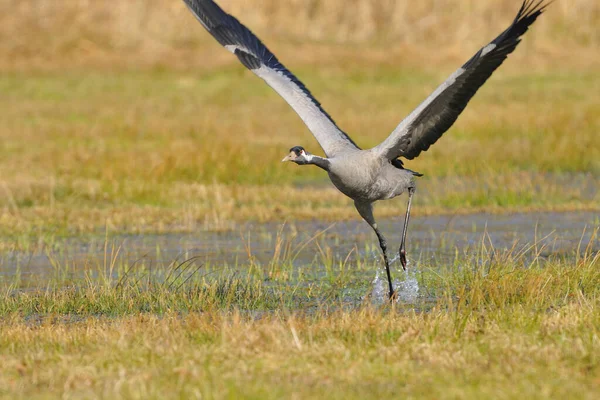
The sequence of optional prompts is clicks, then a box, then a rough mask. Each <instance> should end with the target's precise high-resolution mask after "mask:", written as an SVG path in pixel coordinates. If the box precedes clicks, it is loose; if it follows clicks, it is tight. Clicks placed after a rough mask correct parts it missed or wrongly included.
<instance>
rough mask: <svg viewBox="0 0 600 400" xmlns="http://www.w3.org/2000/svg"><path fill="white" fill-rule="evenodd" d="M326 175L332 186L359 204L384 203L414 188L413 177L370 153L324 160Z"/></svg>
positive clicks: (350, 153)
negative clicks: (326, 167) (383, 201)
mask: <svg viewBox="0 0 600 400" xmlns="http://www.w3.org/2000/svg"><path fill="white" fill-rule="evenodd" d="M328 160H329V168H328V169H327V173H328V174H329V178H330V179H331V182H332V183H333V185H334V186H335V187H336V188H337V189H338V190H339V191H340V192H342V193H344V194H345V195H346V196H348V197H350V198H351V199H353V200H356V201H361V202H375V201H377V200H388V199H392V198H394V197H396V196H399V195H401V194H402V193H404V192H405V191H406V190H407V189H408V188H409V187H414V186H415V180H414V178H415V173H414V172H412V171H410V170H408V169H403V168H398V167H396V166H394V165H392V163H391V162H390V160H387V159H386V158H384V157H381V156H380V155H378V154H377V153H376V152H375V151H373V150H372V149H369V150H356V151H351V152H348V153H344V154H341V155H338V156H335V157H331V158H328Z"/></svg>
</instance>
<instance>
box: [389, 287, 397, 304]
mask: <svg viewBox="0 0 600 400" xmlns="http://www.w3.org/2000/svg"><path fill="white" fill-rule="evenodd" d="M396 301H398V292H397V291H395V290H394V291H393V292H390V303H392V304H394V303H395V302H396Z"/></svg>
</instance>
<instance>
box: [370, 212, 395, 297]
mask: <svg viewBox="0 0 600 400" xmlns="http://www.w3.org/2000/svg"><path fill="white" fill-rule="evenodd" d="M371 227H372V228H373V230H374V231H375V234H376V235H377V239H379V247H381V252H382V253H383V261H384V262H385V273H386V274H387V279H388V285H389V289H390V299H391V298H393V297H394V285H393V284H392V274H391V272H390V260H389V257H388V255H387V241H386V240H385V237H384V236H383V235H382V234H381V232H380V231H379V229H377V224H373V225H371Z"/></svg>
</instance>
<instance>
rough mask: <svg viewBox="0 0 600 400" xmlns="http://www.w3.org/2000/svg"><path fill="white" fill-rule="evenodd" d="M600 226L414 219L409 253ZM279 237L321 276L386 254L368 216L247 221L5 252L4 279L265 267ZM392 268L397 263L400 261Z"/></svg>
mask: <svg viewBox="0 0 600 400" xmlns="http://www.w3.org/2000/svg"><path fill="white" fill-rule="evenodd" d="M402 223H403V219H402V218H399V219H388V220H381V221H379V225H380V228H381V230H382V232H384V234H385V235H386V237H387V239H388V244H389V246H390V251H391V252H392V254H391V255H390V256H391V257H392V258H393V259H397V256H396V257H394V256H395V254H396V252H397V249H398V246H399V244H400V235H401V230H402ZM598 226H600V216H599V215H597V213H594V212H567V213H555V212H544V213H525V214H507V215H490V214H470V215H457V216H427V217H413V218H411V221H410V226H409V234H408V242H407V252H408V258H409V262H410V263H411V265H412V266H418V265H419V264H427V265H428V266H434V267H435V265H440V264H447V263H453V262H454V261H455V259H456V258H457V257H465V256H469V255H470V254H474V253H476V252H477V250H478V249H480V247H481V244H482V243H485V245H486V247H487V248H490V247H493V248H495V249H497V250H503V249H511V248H516V249H517V250H518V249H522V248H525V247H527V246H529V245H531V244H533V243H537V247H538V248H541V249H542V250H541V252H540V253H541V255H542V256H552V255H566V256H568V255H569V254H571V255H572V254H575V251H576V250H577V248H578V247H581V249H585V247H586V246H587V244H588V243H589V242H590V239H591V235H592V233H593V230H594V229H595V228H597V227H598ZM315 236H317V237H316V238H315ZM311 238H314V239H313V240H311ZM278 243H279V248H280V249H282V251H283V250H285V249H287V251H288V254H289V255H293V264H294V266H295V267H298V268H311V269H313V271H312V272H313V273H314V275H315V276H317V277H318V276H319V274H320V272H321V271H319V268H325V267H324V266H323V265H324V264H325V261H324V260H325V259H326V258H329V259H331V258H333V259H337V260H345V259H346V258H348V259H350V260H351V259H354V258H356V257H363V258H364V257H367V258H368V259H369V258H372V259H373V260H374V261H376V260H379V259H380V254H379V248H378V246H377V242H376V238H375V235H374V234H373V232H372V231H371V229H370V227H369V226H368V225H367V224H366V223H365V222H364V221H362V220H355V221H343V222H337V223H333V224H331V223H324V222H319V221H302V222H296V223H293V224H285V225H282V224H276V223H269V224H243V225H240V227H239V229H238V230H237V231H234V232H198V233H194V234H191V233H189V234H164V235H128V236H113V237H111V238H109V240H108V241H107V240H106V239H105V238H104V237H96V238H92V239H87V240H86V241H82V240H81V239H75V238H74V239H66V240H64V241H62V242H60V243H58V244H55V245H54V246H53V248H52V249H46V250H45V251H41V252H38V253H23V252H8V253H4V254H2V255H0V279H1V280H4V281H8V282H10V281H11V280H13V279H14V277H15V276H16V275H17V274H18V275H19V278H20V280H21V282H28V281H32V282H33V281H37V282H39V281H40V280H42V281H43V279H44V278H46V277H47V278H50V277H52V276H55V274H56V271H57V269H62V270H68V271H69V273H71V274H76V273H77V271H84V270H86V269H90V268H96V269H99V268H100V269H101V268H109V266H110V264H111V263H113V260H114V262H115V263H120V264H121V265H127V264H132V263H134V262H136V261H138V262H139V260H143V261H144V263H145V264H146V265H150V266H151V267H152V268H155V269H158V270H160V269H161V268H162V269H166V268H167V267H168V266H169V265H170V264H171V263H172V262H173V260H176V259H177V260H185V259H189V258H191V257H197V260H196V262H197V263H202V264H204V265H212V266H218V265H228V266H232V267H235V266H244V265H248V264H249V263H251V262H253V263H255V264H256V263H258V264H262V265H265V264H268V263H269V262H271V261H273V260H274V257H275V255H276V253H277V248H278ZM594 250H598V249H594ZM286 257H287V258H288V259H289V257H288V256H281V258H280V259H283V258H286ZM394 269H395V270H397V269H399V263H398V262H396V263H395V265H394ZM395 275H397V276H398V277H399V279H398V280H397V281H396V286H397V287H398V288H399V289H400V290H399V295H400V296H399V297H400V300H401V301H403V302H411V301H414V299H416V297H417V296H418V294H419V287H418V284H417V280H416V277H415V275H414V272H413V273H412V275H411V274H410V273H408V274H399V273H398V272H395ZM372 276H374V280H373V289H372V296H373V298H374V299H379V298H384V297H385V293H387V282H386V280H385V272H384V270H377V271H373V272H372ZM26 285H27V284H26V283H25V286H26Z"/></svg>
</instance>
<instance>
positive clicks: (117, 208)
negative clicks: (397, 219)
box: [0, 0, 600, 248]
mask: <svg viewBox="0 0 600 400" xmlns="http://www.w3.org/2000/svg"><path fill="white" fill-rule="evenodd" d="M518 3H519V2H518V1H516V2H515V1H508V0H506V1H503V2H491V1H483V2H477V4H476V5H475V4H472V3H471V2H468V1H436V2H423V3H422V4H421V5H419V6H418V7H417V6H414V7H413V6H411V7H408V3H407V2H406V1H403V0H396V1H381V2H377V3H370V2H368V4H367V3H364V4H362V3H361V7H364V10H361V12H359V13H355V14H353V13H349V12H347V10H346V8H347V7H343V6H342V3H340V2H337V1H331V2H329V1H328V2H321V1H314V2H311V5H310V7H308V5H307V4H305V3H302V2H292V3H290V4H289V6H286V7H281V6H280V5H278V4H279V2H274V1H267V0H265V1H263V2H260V3H258V4H257V5H256V6H254V5H253V6H252V7H250V6H248V4H246V3H245V2H243V1H237V0H231V1H224V2H223V6H224V7H225V8H226V9H228V10H230V11H232V12H234V13H238V14H241V15H244V17H245V20H247V23H248V24H249V25H250V26H251V27H252V28H253V29H255V30H256V31H257V33H258V34H259V35H260V36H261V37H263V38H264V39H265V41H266V42H267V43H269V44H270V45H271V47H272V49H273V50H274V51H275V52H276V53H277V54H279V55H280V58H281V59H282V60H283V61H284V62H285V63H286V64H287V65H288V66H289V67H290V68H291V69H292V70H293V71H294V72H296V74H297V75H298V76H300V78H301V79H302V80H303V81H304V82H305V83H306V84H307V85H308V86H309V87H310V88H311V90H312V91H313V92H314V93H315V95H316V96H317V98H318V99H319V100H320V101H321V102H322V103H323V104H324V106H325V108H326V109H327V110H328V111H329V112H330V114H332V115H333V116H334V118H335V119H336V121H337V122H338V123H339V125H340V126H341V127H342V129H344V130H346V131H347V132H348V133H350V134H351V135H352V137H353V138H354V139H355V140H356V141H357V142H358V143H359V145H361V146H362V147H370V146H373V145H376V144H378V143H379V142H380V141H381V140H383V139H384V138H385V137H386V136H387V135H388V134H389V133H390V132H391V131H392V130H393V128H394V127H395V126H396V125H397V124H398V123H399V122H400V121H401V119H402V118H403V117H404V116H406V115H407V114H408V113H409V112H410V111H411V110H412V109H413V108H414V107H415V106H416V105H418V104H419V103H420V102H421V101H422V100H423V99H424V98H425V97H426V96H427V95H428V94H429V93H431V91H432V90H433V89H434V88H435V87H436V86H437V85H438V84H439V83H440V82H442V81H443V80H444V79H445V78H446V77H447V76H448V75H449V74H450V73H451V72H452V71H454V69H455V68H456V67H457V66H458V65H460V64H461V63H462V62H464V61H465V60H466V59H467V58H469V57H470V56H471V55H472V54H473V53H474V52H475V50H476V49H478V48H479V47H480V46H481V45H483V44H485V43H487V41H488V40H489V39H491V38H492V37H494V36H495V35H496V34H497V32H499V31H500V30H501V29H503V28H504V27H505V25H506V24H507V23H508V22H509V21H510V20H511V18H512V16H513V15H514V12H515V10H516V8H517V7H518ZM344 4H345V3H344ZM411 4H412V3H411ZM2 10H4V12H0V39H1V40H0V43H1V45H0V55H1V56H2V57H0V59H2V62H0V71H2V73H1V74H0V93H2V95H1V96H0V109H1V110H2V113H1V117H2V124H1V125H0V151H1V155H2V156H1V157H0V237H1V238H3V240H2V241H0V247H2V248H15V247H22V246H23V244H27V243H30V242H31V241H34V242H39V241H40V238H41V241H42V242H44V241H47V240H52V238H53V237H56V236H71V235H80V234H87V233H95V232H104V231H105V230H106V229H109V230H110V231H111V232H122V233H127V232H169V231H196V230H199V229H213V230H221V229H231V227H232V226H234V225H235V224H236V223H237V222H239V221H246V220H256V221H269V220H277V221H284V220H294V219H307V218H319V219H323V218H325V219H329V220H333V219H340V218H356V217H357V215H356V213H355V211H354V209H353V207H352V206H351V203H350V201H349V200H348V199H346V198H345V197H344V196H342V195H341V194H339V193H337V192H336V190H335V189H333V188H332V186H331V185H330V184H329V183H328V181H327V177H326V176H325V174H323V173H322V171H320V170H318V169H316V168H310V167H308V168H307V167H305V168H301V169H300V168H297V167H296V166H294V165H289V164H286V165H282V164H281V163H279V160H280V159H281V158H282V156H283V155H284V154H285V153H286V152H287V150H288V149H289V148H290V147H292V146H293V145H303V146H304V147H306V148H307V149H308V150H309V151H312V152H314V153H317V154H320V153H321V152H320V148H319V147H318V145H317V143H316V141H315V140H314V138H313V137H312V135H311V134H310V133H309V132H308V130H307V129H306V128H305V126H304V125H303V124H302V123H301V121H300V119H299V118H298V117H297V116H296V115H295V114H294V113H293V111H291V110H290V109H289V107H288V106H287V104H286V103H285V102H284V101H283V100H282V99H280V98H279V97H278V96H277V94H275V93H274V92H273V91H272V90H271V89H270V88H268V87H267V86H266V85H265V84H264V83H263V82H262V81H261V80H259V79H257V78H256V77H255V76H253V75H252V74H251V73H250V72H248V71H246V70H245V69H244V68H243V67H242V66H240V65H239V64H238V62H237V61H236V60H235V58H234V57H231V55H230V54H228V53H227V52H226V51H224V50H223V49H222V48H220V46H219V45H218V44H216V43H215V42H214V40H212V38H210V37H209V35H208V34H207V33H206V32H204V30H203V29H202V27H201V26H199V24H197V22H196V21H195V20H194V19H193V17H191V16H190V15H189V12H188V11H187V10H186V9H185V7H184V6H183V4H182V2H181V1H167V2H163V1H151V2H147V1H136V0H131V1H127V2H121V3H119V5H118V6H116V7H113V5H112V4H111V5H110V6H109V5H108V3H104V2H89V1H87V0H77V1H63V0H60V1H54V0H53V1H46V0H40V1H35V2H33V1H23V2H19V4H18V5H14V4H13V2H10V1H2V0H0V11H2ZM292 18H293V21H294V23H291V21H292ZM331 18H335V20H336V21H337V22H336V24H332V23H331ZM304 20H306V23H299V22H298V21H304ZM99 21H101V22H102V23H100V22H99ZM392 22H402V23H392ZM597 23H598V4H597V2H593V1H588V0H578V1H575V2H571V3H569V4H568V5H567V4H566V2H557V3H555V4H553V5H552V7H550V9H549V10H548V12H547V13H546V14H545V15H544V16H543V18H541V20H540V22H539V23H536V25H535V27H534V29H532V31H531V32H528V34H527V36H526V37H525V41H524V43H523V44H522V45H521V46H520V47H519V49H518V50H517V51H516V53H515V54H514V55H512V56H511V57H510V59H509V60H508V61H507V62H506V65H504V66H503V67H502V68H501V69H500V70H499V71H498V72H497V73H496V74H495V75H494V76H493V77H492V79H491V80H490V81H489V82H488V83H487V84H486V85H485V87H483V88H482V90H481V91H480V93H478V94H477V96H476V97H475V98H474V100H473V101H472V103H471V104H470V105H469V107H468V108H467V110H466V111H465V112H464V114H463V115H462V116H461V117H460V118H459V120H458V122H457V123H456V125H455V126H454V127H453V128H452V129H451V130H450V131H449V132H448V133H447V134H446V135H445V136H444V137H443V138H442V139H441V140H440V142H439V143H437V144H436V145H435V146H433V147H432V148H431V149H430V150H429V151H428V152H427V153H424V154H423V155H422V156H421V157H420V158H419V159H418V160H415V161H413V162H410V163H408V166H409V167H410V168H412V169H415V170H417V171H420V172H422V173H424V174H425V177H424V178H422V179H420V181H419V189H418V194H417V196H416V199H415V208H414V212H415V213H416V214H432V213H464V212H473V211H490V212H508V211H514V210H521V211H526V210H573V209H600V203H599V199H600V197H599V196H598V193H597V188H598V183H599V182H598V179H599V177H600V162H599V161H598V160H600V145H598V143H599V142H598V131H599V130H600V96H599V95H598V93H600V77H599V75H598V68H597V66H598V65H599V63H600V58H599V56H598V54H600V52H598V51H597V50H598V43H600V39H599V38H598V31H597V29H595V27H596V26H597ZM65 26H68V27H69V29H66V30H65V29H63V27H65ZM357 26H360V27H362V28H364V32H363V33H359V32H358V31H359V30H357V28H356V27H357ZM414 26H418V27H420V28H419V29H416V28H413V27H414ZM409 27H410V29H409ZM362 28H361V29H362ZM442 28H444V29H442ZM407 29H408V30H407ZM344 32H346V33H344ZM448 32H452V34H449V33H448ZM565 32H569V34H566V33H565ZM404 206H405V204H404V201H403V200H401V199H400V200H395V201H393V202H384V203H381V204H380V205H379V207H378V209H377V213H378V214H379V215H381V216H398V215H402V214H403V212H404Z"/></svg>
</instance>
